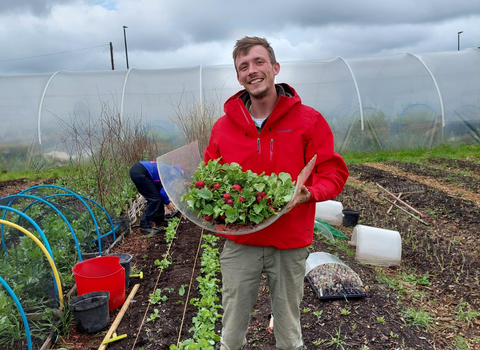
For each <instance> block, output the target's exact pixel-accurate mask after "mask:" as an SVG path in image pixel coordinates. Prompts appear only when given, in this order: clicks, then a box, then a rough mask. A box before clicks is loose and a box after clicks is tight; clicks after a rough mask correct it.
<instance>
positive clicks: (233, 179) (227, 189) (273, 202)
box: [180, 159, 295, 225]
mask: <svg viewBox="0 0 480 350" xmlns="http://www.w3.org/2000/svg"><path fill="white" fill-rule="evenodd" d="M294 190H295V184H294V182H293V181H292V178H291V176H290V174H288V173H279V174H278V175H277V174H275V173H273V174H271V175H270V176H267V175H265V174H264V173H262V174H260V175H258V174H256V173H254V172H252V171H251V170H247V171H245V172H244V171H242V167H241V166H240V165H239V164H237V163H231V164H227V163H225V164H222V163H220V159H215V160H210V161H209V162H208V163H207V164H205V162H202V163H201V164H200V165H199V167H198V169H197V170H196V171H195V173H194V174H193V181H192V183H191V187H190V189H189V191H188V192H187V193H186V194H184V195H183V196H182V197H181V199H180V200H182V201H186V202H187V204H188V208H189V209H190V210H192V211H194V212H197V213H198V216H199V217H200V216H202V217H203V218H204V219H205V220H206V221H212V222H214V223H217V224H228V223H235V224H244V225H245V224H259V223H260V222H262V221H264V220H265V219H267V218H269V217H270V216H272V215H275V214H276V213H277V212H278V211H279V210H280V209H282V208H283V207H284V206H285V205H286V204H287V203H288V202H289V201H290V199H291V198H292V195H293V193H294Z"/></svg>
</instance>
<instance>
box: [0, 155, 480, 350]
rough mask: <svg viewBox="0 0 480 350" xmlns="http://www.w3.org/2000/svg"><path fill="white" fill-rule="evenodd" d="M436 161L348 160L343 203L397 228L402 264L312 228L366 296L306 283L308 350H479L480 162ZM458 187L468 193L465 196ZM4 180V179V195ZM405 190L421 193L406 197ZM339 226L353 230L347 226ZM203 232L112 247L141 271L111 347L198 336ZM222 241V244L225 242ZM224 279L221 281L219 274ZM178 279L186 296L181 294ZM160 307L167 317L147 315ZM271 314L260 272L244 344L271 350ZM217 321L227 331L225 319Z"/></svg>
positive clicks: (79, 344) (74, 343) (67, 343)
mask: <svg viewBox="0 0 480 350" xmlns="http://www.w3.org/2000/svg"><path fill="white" fill-rule="evenodd" d="M429 164H431V166H428V165H427V166H424V167H422V168H421V172H420V170H419V166H418V165H417V164H413V163H408V164H400V163H397V162H389V163H388V164H384V165H382V164H374V165H373V166H369V165H368V164H365V165H349V170H350V172H351V176H350V178H349V180H348V182H347V185H346V186H345V189H344V191H343V192H342V193H341V194H340V195H339V196H338V197H337V198H336V200H338V201H340V202H342V204H343V207H344V208H350V209H354V210H358V211H359V212H360V219H359V224H362V225H368V226H374V227H380V228H385V229H390V230H395V231H398V232H399V233H400V235H401V238H402V261H401V265H400V266H396V267H379V266H371V265H365V264H362V263H359V262H357V261H356V260H355V247H354V246H352V245H349V244H348V240H345V239H339V238H337V239H336V242H335V243H331V242H329V241H328V240H326V239H324V238H323V237H322V236H321V235H315V238H314V243H313V245H312V246H311V247H310V250H311V252H317V251H324V252H328V253H331V254H335V255H337V256H338V257H339V258H340V259H341V260H342V261H343V262H344V263H345V264H347V265H348V266H349V267H351V268H352V269H353V270H354V271H355V272H356V273H357V274H358V275H359V276H360V278H361V280H362V281H363V283H364V285H365V287H366V292H367V296H366V297H365V298H362V299H352V300H335V301H323V300H320V299H319V298H318V297H317V295H316V294H315V292H314V291H313V289H312V288H311V286H310V284H309V282H308V281H307V280H305V286H304V287H305V289H304V291H305V296H304V299H303V301H302V304H301V306H300V308H301V310H302V327H303V338H304V343H305V345H306V347H307V349H356V350H358V349H377V350H385V349H391V350H394V349H395V350H396V349H402V350H407V349H422V350H429V349H432V350H433V349H436V350H440V349H441V350H449V349H452V350H454V349H480V317H479V316H478V315H480V292H479V290H480V282H479V280H480V225H479V222H480V204H479V203H478V202H476V201H475V199H476V198H477V197H476V195H477V187H475V186H476V185H474V184H473V183H474V182H475V183H476V184H478V183H480V172H479V171H477V170H478V169H480V164H479V163H478V162H477V161H475V162H472V161H467V160H463V161H457V162H454V161H450V160H445V159H443V158H442V159H431V160H430V161H429ZM466 171H467V172H468V174H466V176H467V177H468V182H469V183H470V184H469V185H468V186H463V185H462V183H459V182H461V181H460V180H457V179H460V178H461V176H464V175H465V172H466ZM456 173H458V174H457V175H456ZM447 174H448V175H449V176H447ZM457 176H458V177H457ZM415 179H416V180H418V181H416V180H415ZM452 179H455V180H452ZM377 184H379V185H380V186H382V187H384V188H386V189H388V190H389V191H391V192H394V193H397V194H398V193H404V194H403V195H402V197H401V198H402V199H403V200H404V201H405V202H407V203H408V204H409V205H410V206H411V207H413V208H415V209H416V210H418V211H419V212H421V213H422V214H423V215H422V216H418V215H416V216H417V218H421V219H422V220H424V221H425V222H426V223H427V224H428V225H426V224H424V223H422V222H420V221H419V220H417V219H416V218H414V217H412V216H410V215H408V214H406V213H404V212H403V211H401V210H400V209H398V208H397V207H393V208H392V209H391V210H390V212H388V213H387V211H388V210H389V208H390V207H391V204H390V203H388V202H386V201H385V200H382V199H381V198H379V197H378V194H379V193H380V192H382V190H381V189H380V188H379V187H378V186H377ZM22 185H25V184H24V183H20V184H19V185H18V187H22ZM9 186H10V187H9V188H12V186H13V187H15V185H12V184H10V185H9ZM458 186H461V188H462V191H463V192H462V193H463V194H465V196H463V195H462V193H458V191H457V187H458ZM452 187H453V190H452ZM4 188H5V186H3V187H2V183H0V196H2V197H3V196H5V194H4V191H3V189H4ZM409 189H414V190H418V189H421V190H422V192H421V193H415V194H408V193H406V192H409ZM414 216H415V215H414ZM336 228H337V229H339V230H341V231H342V232H343V233H344V234H345V235H347V236H348V237H351V235H352V230H353V228H352V227H344V226H336ZM205 234H211V233H210V232H202V229H201V228H199V227H197V226H196V225H195V224H193V223H191V222H190V221H188V220H186V219H184V218H182V219H181V221H180V224H179V226H178V227H177V232H176V239H175V240H174V243H173V245H172V246H170V248H169V246H168V245H167V244H166V242H165V238H164V235H163V232H161V233H159V234H155V235H148V236H147V235H142V234H141V233H140V232H139V231H138V229H133V230H132V232H131V234H129V235H128V236H126V237H125V238H124V239H123V240H122V241H121V242H120V244H118V245H117V246H116V247H115V249H114V252H115V253H128V254H131V255H132V256H133V260H132V262H131V265H132V270H133V271H140V270H141V271H143V273H144V278H143V279H139V278H131V279H130V286H129V289H128V290H127V295H128V293H129V292H130V291H131V290H132V287H133V286H134V285H135V284H139V285H140V287H139V289H138V292H137V293H136V294H135V296H134V298H133V301H132V303H131V304H130V305H129V307H128V309H127V311H126V313H125V316H124V317H123V319H122V320H121V322H120V324H119V326H118V328H117V330H116V333H117V334H118V335H121V334H127V338H125V339H122V340H119V341H117V342H114V343H111V344H109V346H108V349H132V350H134V349H168V348H169V347H170V345H172V344H175V345H176V344H178V342H179V341H182V340H185V339H187V338H189V337H191V333H190V332H189V329H190V328H191V327H192V318H193V317H195V316H196V309H195V308H194V307H193V306H192V305H190V303H189V300H190V299H191V298H195V297H198V292H197V284H198V283H197V281H196V278H197V277H198V275H199V273H200V271H199V270H200V255H201V248H200V246H201V243H202V237H203V235H205ZM217 243H218V248H219V249H220V250H221V249H222V247H223V239H220V240H219V241H218V242H217ZM167 253H168V254H170V255H171V257H172V259H173V260H172V261H173V263H172V265H171V266H170V267H168V268H167V269H166V270H164V271H161V270H159V269H158V268H157V266H156V265H155V261H156V260H157V259H158V260H162V258H163V255H164V254H167ZM218 277H219V278H220V279H221V273H219V276H218ZM182 286H184V287H186V290H187V292H186V293H185V294H184V295H183V296H180V294H179V290H180V288H181V287H182ZM165 288H172V289H173V292H167V291H166V290H165ZM156 289H162V290H164V291H165V292H164V293H162V294H165V295H167V296H168V300H167V301H165V302H163V303H162V304H161V305H151V304H150V303H149V295H150V294H151V293H153V292H154V291H155V290H156ZM219 297H221V296H219ZM154 308H157V309H158V310H159V313H160V315H161V318H160V319H159V320H157V321H154V322H148V321H146V319H147V318H148V317H149V316H150V315H151V314H152V313H153V309H154ZM467 311H470V312H469V313H467ZM422 312H423V313H422ZM117 314H118V310H116V311H112V312H111V315H110V316H111V323H113V321H114V319H115V317H116V316H117ZM270 314H271V309H270V301H269V295H268V288H267V287H266V281H265V278H263V279H262V283H261V288H260V290H259V294H258V301H257V304H256V305H255V307H254V310H253V313H252V317H251V322H250V327H249V332H248V336H247V337H248V347H247V348H248V349H253V348H258V349H275V338H274V335H273V334H271V333H269V332H268V331H267V326H268V325H269V315H270ZM216 329H217V331H218V332H220V329H221V324H220V323H219V324H218V325H217V328H216ZM106 331H107V330H105V331H103V332H100V333H97V334H93V335H92V334H90V335H84V334H80V333H78V331H77V329H76V326H75V325H72V328H71V330H70V333H69V334H67V335H65V336H63V337H61V338H60V339H58V341H57V343H56V345H55V347H54V349H61V348H68V349H82V350H84V349H98V347H99V346H100V344H101V342H102V340H103V338H104V336H105V334H106ZM462 346H463V347H462Z"/></svg>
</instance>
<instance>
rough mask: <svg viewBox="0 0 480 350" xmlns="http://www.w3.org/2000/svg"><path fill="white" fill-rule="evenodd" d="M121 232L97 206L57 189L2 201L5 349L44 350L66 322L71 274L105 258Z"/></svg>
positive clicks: (1, 335) (1, 341) (0, 303)
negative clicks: (54, 330)
mask: <svg viewBox="0 0 480 350" xmlns="http://www.w3.org/2000/svg"><path fill="white" fill-rule="evenodd" d="M120 226H121V224H119V223H114V220H112V218H111V217H110V215H109V214H108V212H107V211H106V210H105V209H104V208H103V207H102V206H101V205H100V204H98V203H97V202H96V201H94V200H92V199H90V198H87V197H85V196H82V195H80V194H78V193H75V192H73V191H71V190H69V189H67V188H64V187H61V186H57V185H37V186H33V187H29V188H27V189H25V190H23V191H21V192H19V193H17V194H14V195H9V196H6V197H2V198H0V234H1V245H0V253H1V254H0V283H1V285H0V315H1V317H0V318H2V322H1V324H0V330H1V332H0V347H1V348H20V346H21V345H22V344H23V345H25V346H26V347H28V349H33V348H40V346H41V344H42V342H43V341H44V340H45V338H46V336H47V335H48V332H50V331H51V327H55V326H57V325H58V323H59V322H60V320H61V317H62V313H63V312H64V311H63V310H64V306H65V297H64V291H68V290H69V289H71V288H72V287H73V286H74V284H75V280H74V277H73V274H72V268H73V267H74V265H75V264H76V263H77V262H81V261H83V260H85V259H89V258H92V257H96V256H100V255H105V254H106V252H107V251H108V248H109V247H110V246H111V245H112V243H114V242H115V241H116V239H117V231H118V230H119V228H120ZM48 325H50V326H48ZM23 345H22V346H23ZM22 348H23V347H22Z"/></svg>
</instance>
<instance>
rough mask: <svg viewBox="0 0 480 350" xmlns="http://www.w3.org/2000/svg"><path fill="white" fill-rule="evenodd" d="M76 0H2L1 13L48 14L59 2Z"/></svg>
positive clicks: (66, 2) (64, 2)
mask: <svg viewBox="0 0 480 350" xmlns="http://www.w3.org/2000/svg"><path fill="white" fill-rule="evenodd" d="M73 1H74V0H2V6H0V13H23V12H27V13H33V14H35V15H46V14H48V13H49V12H50V11H51V9H52V8H53V7H54V6H55V5H58V4H68V3H70V2H73Z"/></svg>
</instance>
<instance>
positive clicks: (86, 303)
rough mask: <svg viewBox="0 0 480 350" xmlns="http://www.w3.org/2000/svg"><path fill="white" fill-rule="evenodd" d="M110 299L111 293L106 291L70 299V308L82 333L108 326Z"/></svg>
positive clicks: (93, 331) (92, 331)
mask: <svg viewBox="0 0 480 350" xmlns="http://www.w3.org/2000/svg"><path fill="white" fill-rule="evenodd" d="M109 300H110V293H109V292H106V291H100V292H91V293H86V294H82V295H80V296H78V297H76V298H73V299H72V300H70V303H69V305H70V310H72V313H73V318H74V319H75V323H76V324H77V328H78V330H79V331H80V332H81V333H95V332H98V331H101V330H102V329H104V328H105V327H107V326H108V324H109V323H110V313H109V311H108V301H109Z"/></svg>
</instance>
